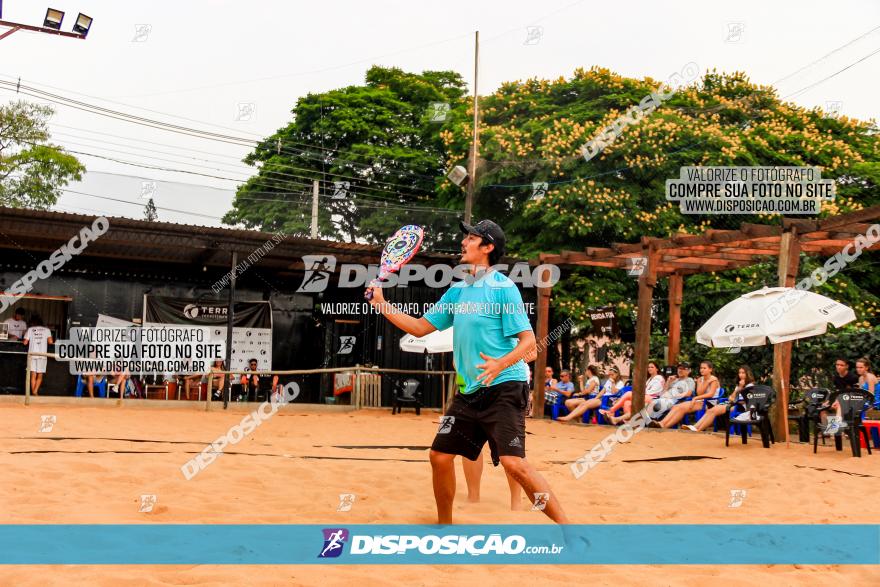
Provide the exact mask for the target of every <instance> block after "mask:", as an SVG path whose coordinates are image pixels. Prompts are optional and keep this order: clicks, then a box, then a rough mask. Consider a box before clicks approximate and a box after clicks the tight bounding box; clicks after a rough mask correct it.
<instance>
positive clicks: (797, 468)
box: [0, 404, 880, 586]
mask: <svg viewBox="0 0 880 587" xmlns="http://www.w3.org/2000/svg"><path fill="white" fill-rule="evenodd" d="M43 414H52V415H55V416H56V418H57V422H56V424H55V426H54V429H53V430H52V431H51V432H49V433H40V432H39V431H38V430H39V427H40V416H41V415H43ZM243 414H244V412H242V411H239V412H226V413H224V412H209V413H206V412H204V411H199V410H196V409H173V410H172V409H155V408H152V409H151V408H149V407H144V408H139V409H131V408H125V409H119V408H114V407H77V406H71V405H57V404H56V405H53V404H37V405H31V406H27V407H26V406H23V405H20V404H0V426H2V430H3V433H2V447H3V448H2V451H0V470H2V472H3V473H2V475H3V481H4V482H3V483H2V484H0V523H74V524H78V523H143V522H145V521H149V522H168V523H171V522H174V523H208V524H210V523H233V524H244V523H250V524H259V523H266V524H269V523H328V524H330V523H333V524H342V523H348V524H354V523H434V522H435V511H434V503H433V496H432V493H431V479H430V467H429V464H428V461H427V456H428V455H427V446H428V445H429V444H430V442H431V440H432V438H433V435H434V432H435V430H436V428H437V421H438V418H439V414H437V413H435V412H430V411H428V412H423V413H422V415H421V416H420V417H416V416H415V415H414V414H412V413H407V414H402V415H396V416H391V414H390V412H389V411H388V410H383V411H381V412H380V411H373V410H363V411H360V412H333V413H314V412H311V413H303V412H294V411H282V412H281V413H279V414H277V415H276V416H274V417H273V418H272V419H271V420H269V421H268V422H265V423H263V425H262V426H260V427H259V428H258V429H257V430H256V431H255V432H254V433H253V434H251V435H250V436H249V437H247V438H246V439H245V440H243V441H242V442H241V443H239V444H238V445H236V446H235V447H233V448H232V449H229V450H228V451H227V452H228V453H229V454H228V455H224V456H223V457H221V458H220V459H219V460H218V461H216V462H215V463H213V464H212V465H211V466H210V467H208V468H207V469H206V470H205V471H203V472H201V473H200V474H199V475H198V476H196V477H195V478H194V479H192V480H190V481H186V480H185V479H184V478H183V476H182V474H181V472H180V466H181V464H182V463H183V462H185V461H187V460H188V459H190V458H191V457H192V455H193V453H194V452H196V451H200V450H201V449H202V448H204V446H205V445H206V444H207V443H209V442H210V441H212V440H213V439H215V438H216V437H217V436H219V435H221V434H223V433H224V432H225V431H226V430H227V429H228V428H229V427H230V426H231V425H233V424H235V423H237V422H238V421H239V420H240V419H241V417H242V416H243ZM528 431H529V434H528V440H527V449H528V451H529V460H530V461H531V462H532V463H533V464H534V465H535V466H536V467H537V468H538V469H539V470H540V471H541V473H542V474H543V475H544V476H545V477H546V478H547V479H548V481H549V482H550V484H551V485H552V487H553V489H554V491H555V492H556V494H557V497H558V499H559V500H560V501H561V503H562V504H563V506H564V507H565V508H566V510H567V512H568V514H569V517H570V518H571V521H572V522H574V523H583V524H595V523H751V524H756V523H776V524H778V523H815V524H824V523H874V524H876V523H880V500H877V499H873V498H872V499H852V497H853V496H866V497H867V496H872V495H873V496H874V497H876V496H877V495H878V492H877V488H878V487H880V484H878V479H877V478H878V477H880V455H877V454H876V453H875V455H874V456H871V457H868V456H867V453H865V456H864V457H863V458H862V459H855V458H852V457H851V456H850V453H849V452H848V450H847V451H846V452H842V453H838V452H835V451H834V449H833V447H831V446H829V447H825V448H823V447H821V446H820V450H819V454H818V455H813V454H812V450H811V447H807V446H805V445H799V444H792V445H791V446H790V447H786V446H785V445H784V444H783V445H776V446H774V447H773V448H771V449H770V450H764V449H762V448H761V446H760V442H758V441H757V439H756V440H755V441H753V442H750V443H749V444H748V445H747V446H742V445H741V444H740V441H739V439H732V440H733V441H734V442H732V444H731V446H730V447H729V448H725V447H724V440H723V436H717V435H709V434H691V433H685V432H680V431H661V430H651V429H648V430H644V431H642V432H641V433H640V434H639V435H638V436H636V437H635V439H634V440H633V441H632V442H631V443H629V444H627V445H621V446H619V447H618V448H616V449H615V450H614V451H613V452H612V453H611V454H610V455H609V457H608V458H607V459H606V461H605V462H603V463H601V464H600V465H599V466H598V467H597V468H595V469H593V470H592V471H590V472H589V473H587V474H586V475H585V476H584V477H582V478H581V479H580V480H575V479H574V478H573V476H572V474H571V472H570V469H569V467H568V463H570V462H572V461H573V460H574V459H576V458H577V457H579V456H581V455H582V454H583V453H584V452H585V451H587V450H589V448H590V447H592V446H593V445H594V444H595V443H597V442H598V441H599V440H601V439H602V438H603V437H604V436H606V435H607V434H608V433H609V432H610V431H611V429H610V428H607V427H597V426H583V425H566V424H560V423H551V422H548V421H531V420H530V421H529V423H528ZM137 440H144V441H148V442H136V441H137ZM382 446H399V447H407V448H375V447H382ZM346 447H349V448H346ZM350 447H354V448H350ZM42 451H46V452H42ZM233 453H239V454H233ZM674 456H701V457H715V458H706V459H698V460H680V461H666V462H638V461H640V460H642V459H656V458H659V457H674ZM304 457H336V458H332V459H327V458H304ZM356 459H365V460H356ZM633 461H635V462H633ZM459 472H460V469H459ZM458 487H459V492H458V495H457V498H456V505H455V521H456V522H457V523H507V524H509V523H523V524H532V523H545V521H546V520H545V518H544V517H543V515H542V514H541V513H539V512H531V511H528V510H527V508H526V510H525V511H517V512H511V511H510V510H509V503H508V500H509V498H508V493H507V485H506V480H505V477H504V475H503V472H502V471H501V469H500V468H499V469H492V468H491V467H490V466H487V467H486V470H485V472H484V477H483V488H482V493H483V499H482V502H481V503H479V504H472V503H467V502H466V500H465V495H466V493H465V486H464V479H463V476H462V475H461V474H459V475H458ZM732 489H745V490H747V492H748V494H747V498H746V500H745V502H744V503H743V505H742V507H740V508H729V507H728V502H729V499H730V491H731V490H732ZM340 493H354V494H355V495H356V496H357V499H356V502H355V504H354V507H353V509H352V510H351V511H350V512H337V511H336V508H337V506H338V503H339V502H338V494H340ZM142 494H155V495H157V497H158V506H157V507H156V508H155V511H154V512H153V513H150V514H146V513H138V506H139V496H140V495H142ZM524 505H527V504H524ZM621 547H622V548H625V545H621ZM694 547H695V548H700V545H694ZM744 576H748V577H749V581H748V583H752V584H757V583H761V584H763V585H794V584H798V585H820V584H828V582H829V581H831V582H838V581H840V582H843V584H848V585H851V584H865V585H868V584H878V583H880V568H878V567H864V566H803V567H801V566H798V567H795V566H759V567H733V566H726V567H714V568H713V567H707V566H675V567H672V566H656V567H633V566H590V567H577V566H482V567H475V566H466V567H463V566H459V567H457V566H415V565H413V566H382V567H378V566H372V565H371V566H340V567H327V566H321V567H318V566H309V567H295V566H212V565H197V566H164V567H156V566H66V567H63V566H59V567H46V566H39V567H24V566H12V567H5V568H0V585H72V584H89V585H108V586H109V585H114V586H116V585H233V584H237V585H244V584H247V585H299V584H303V585H315V584H321V585H325V586H326V585H352V584H355V583H357V584H358V585H360V586H365V585H399V584H406V585H446V584H448V585H452V584H461V583H462V582H463V581H467V583H468V584H479V585H496V584H501V583H502V582H503V583H504V584H505V585H522V584H526V583H530V584H534V583H535V581H540V583H541V584H551V585H555V584H567V583H574V582H581V581H583V580H584V579H586V580H588V581H589V582H590V583H591V584H593V585H621V584H623V585H628V584H642V585H643V584H649V585H653V584H656V585H692V584H694V583H695V582H696V581H700V580H701V579H706V580H711V579H720V580H721V581H725V580H728V579H730V578H732V577H738V578H742V577H744Z"/></svg>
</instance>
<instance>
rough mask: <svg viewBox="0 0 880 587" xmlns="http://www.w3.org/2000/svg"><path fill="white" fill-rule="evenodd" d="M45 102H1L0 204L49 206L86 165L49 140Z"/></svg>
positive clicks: (17, 206)
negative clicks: (43, 103) (39, 103)
mask: <svg viewBox="0 0 880 587" xmlns="http://www.w3.org/2000/svg"><path fill="white" fill-rule="evenodd" d="M51 115H52V109H51V108H49V107H48V106H41V105H37V104H30V103H27V102H11V103H9V104H5V105H0V205H2V206H10V207H14V208H20V207H26V208H37V209H41V210H45V209H48V208H49V207H50V206H52V205H53V204H54V203H55V202H56V201H57V200H58V197H59V196H60V195H61V191H62V189H63V188H64V186H65V185H67V184H68V182H70V181H71V180H79V179H82V173H83V171H85V167H84V166H83V165H82V164H80V162H79V161H77V159H76V158H75V157H73V156H72V155H69V154H67V153H65V152H64V150H63V149H61V147H57V146H55V145H52V144H50V143H49V130H48V128H47V126H46V122H47V120H48V119H49V117H50V116H51Z"/></svg>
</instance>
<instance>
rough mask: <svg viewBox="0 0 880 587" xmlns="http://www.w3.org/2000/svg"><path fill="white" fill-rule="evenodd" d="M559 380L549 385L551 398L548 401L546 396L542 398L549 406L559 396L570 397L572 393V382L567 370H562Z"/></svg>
mask: <svg viewBox="0 0 880 587" xmlns="http://www.w3.org/2000/svg"><path fill="white" fill-rule="evenodd" d="M559 377H560V380H559V381H557V382H556V383H555V384H554V385H551V386H550V393H551V394H553V395H552V396H550V397H552V399H553V401H550V399H548V398H547V397H545V398H544V403H545V404H546V405H547V406H548V407H549V406H552V405H553V404H555V403H556V402H557V401H559V397H560V396H562V397H566V398H568V397H571V396H572V394H574V383H572V382H571V373H570V372H569V371H563V372H562V373H560V374H559Z"/></svg>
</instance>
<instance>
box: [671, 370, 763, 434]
mask: <svg viewBox="0 0 880 587" xmlns="http://www.w3.org/2000/svg"><path fill="white" fill-rule="evenodd" d="M754 384H755V376H754V374H753V373H752V370H751V369H750V368H749V367H748V366H746V365H742V366H741V367H740V368H739V371H738V372H737V380H736V387H735V388H734V389H733V393H731V394H730V398H729V399H728V401H727V403H726V404H718V405H717V406H712V407H709V406H707V407H706V413H705V414H703V417H702V418H700V421H699V422H697V424H696V426H691V425H689V424H685V425H684V426H682V427H681V429H682V430H690V431H692V432H702V431H703V430H706V429H707V428H709V426H711V425H712V423H713V422H714V421H715V418H717V417H718V416H720V415H722V414H725V413H728V412H730V410H731V409H732V408H733V406H734V405H736V404H737V403H742V402H744V401H745V397H744V396H743V395H742V393H743V392H744V391H745V389H746V388H747V387H751V386H753V385H754Z"/></svg>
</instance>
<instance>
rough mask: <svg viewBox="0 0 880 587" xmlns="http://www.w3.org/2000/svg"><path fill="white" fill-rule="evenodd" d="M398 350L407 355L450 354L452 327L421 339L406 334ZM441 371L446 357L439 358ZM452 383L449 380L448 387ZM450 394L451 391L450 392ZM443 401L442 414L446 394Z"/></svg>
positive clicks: (442, 395)
mask: <svg viewBox="0 0 880 587" xmlns="http://www.w3.org/2000/svg"><path fill="white" fill-rule="evenodd" d="M400 350H402V351H405V352H407V353H451V352H452V327H449V328H447V329H446V330H435V331H434V332H432V333H431V334H428V335H427V336H422V337H418V338H417V337H415V336H413V335H412V334H407V335H405V336H404V337H403V338H401V339H400ZM427 361H428V357H427V356H426V357H425V367H426V368H427ZM440 361H441V367H440V370H441V371H445V370H446V355H442V356H441V359H440ZM451 385H452V381H451V380H450V386H451ZM450 392H451V391H450ZM441 397H442V400H443V405H442V409H443V413H444V414H445V413H446V394H445V393H442V394H441Z"/></svg>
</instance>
